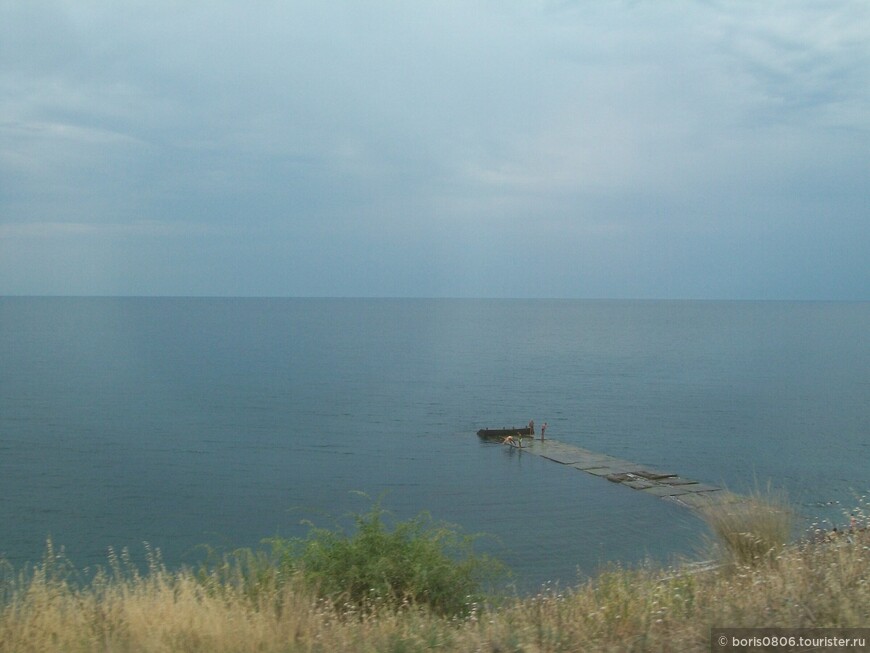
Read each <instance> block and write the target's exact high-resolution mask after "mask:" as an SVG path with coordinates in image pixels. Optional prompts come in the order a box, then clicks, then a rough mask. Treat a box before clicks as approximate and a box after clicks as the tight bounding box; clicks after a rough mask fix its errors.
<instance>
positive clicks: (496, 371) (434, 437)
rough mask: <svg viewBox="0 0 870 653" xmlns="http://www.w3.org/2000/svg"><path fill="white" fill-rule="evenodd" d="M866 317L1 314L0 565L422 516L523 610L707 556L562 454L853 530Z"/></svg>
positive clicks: (869, 314)
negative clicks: (496, 578) (525, 435)
mask: <svg viewBox="0 0 870 653" xmlns="http://www.w3.org/2000/svg"><path fill="white" fill-rule="evenodd" d="M868 334H870V303H867V302H856V303H848V302H835V303H828V302H752V301H733V302H732V301H616V300H614V301H591V300H501V299H498V300H496V299H493V300H474V299H313V298H312V299H308V298H292V299H287V298H283V299H282V298H230V299H224V298H83V297H69V298H64V297H2V298H0V558H2V559H4V560H5V561H6V562H7V563H8V564H9V565H11V566H12V567H13V568H22V567H24V566H26V565H28V564H29V563H36V562H39V561H40V560H41V559H42V556H43V554H44V552H45V549H46V543H47V541H48V540H51V542H52V543H53V546H54V547H55V548H56V549H57V548H60V547H63V549H64V551H65V553H66V555H67V557H68V558H69V559H70V560H71V561H72V562H73V563H74V564H75V565H76V566H77V567H79V568H81V569H84V570H87V569H93V568H96V567H97V566H100V565H106V564H107V560H108V557H107V556H108V555H109V551H110V550H114V551H116V552H118V551H121V550H123V549H125V548H126V549H128V550H129V552H130V556H131V558H133V559H134V560H135V559H137V558H139V559H143V558H144V557H145V556H146V551H147V550H148V549H149V548H150V549H151V550H155V549H156V550H159V551H160V555H161V556H162V560H163V562H164V563H165V564H166V565H167V566H168V567H170V568H177V567H181V566H184V565H196V564H198V563H199V562H201V561H202V560H203V559H204V556H205V555H206V551H207V549H208V548H211V549H213V550H218V551H232V550H233V549H236V548H239V547H258V546H263V542H264V540H266V539H268V538H271V537H274V536H280V537H303V536H305V535H306V534H307V533H308V531H309V529H310V528H311V527H312V525H313V526H317V527H324V528H344V529H349V530H348V532H352V525H353V517H352V516H353V515H354V514H360V513H366V512H368V511H369V510H371V509H372V508H373V507H374V506H380V507H381V508H382V509H384V510H385V511H386V513H385V514H386V515H387V518H388V519H390V520H404V519H408V518H411V517H414V516H417V515H419V514H420V513H423V512H425V513H428V514H429V515H431V518H432V519H433V520H434V521H435V522H438V523H440V522H446V523H449V524H451V525H453V527H455V528H456V529H458V530H460V531H461V532H462V533H464V534H467V535H475V536H479V537H476V539H475V547H476V549H477V550H478V551H479V552H481V553H487V554H489V555H493V556H495V557H497V558H498V559H500V560H502V561H503V562H504V563H505V565H506V566H507V567H508V568H509V569H510V570H511V572H512V576H511V577H510V581H509V582H510V583H511V584H513V586H514V587H516V588H517V589H518V590H519V591H535V589H536V588H539V587H540V586H541V585H545V584H551V585H552V584H557V585H560V586H570V585H573V584H575V583H576V582H577V581H578V580H580V579H583V578H585V577H587V576H588V575H590V574H594V573H595V572H596V571H598V570H600V569H601V568H603V567H608V566H612V565H620V566H633V565H637V564H642V563H644V562H645V561H652V562H653V563H655V564H664V565H667V564H671V563H673V562H675V561H679V560H681V559H686V558H688V559H697V558H698V557H699V556H703V555H704V552H705V551H706V550H707V549H706V547H707V544H706V541H707V539H708V533H707V530H706V527H705V526H704V524H703V523H702V522H701V520H700V519H698V518H697V517H696V516H695V514H694V513H692V512H690V511H688V510H686V509H683V508H681V507H679V506H677V505H675V504H673V503H670V502H668V501H666V500H662V499H658V498H655V497H651V496H648V495H646V494H644V493H642V492H638V491H634V490H631V489H628V488H626V487H624V486H621V485H618V484H613V483H609V482H607V481H606V480H604V479H602V478H598V477H595V476H592V475H589V474H586V473H583V472H580V471H578V470H576V469H573V468H570V467H567V466H564V465H560V464H558V463H556V462H553V461H550V460H546V459H543V458H540V457H537V456H533V455H529V454H528V453H527V452H522V451H516V450H512V449H510V448H507V447H503V446H501V445H499V444H493V443H489V442H484V441H481V440H480V439H479V438H478V437H477V435H476V431H477V430H478V429H480V428H484V427H503V426H507V427H513V426H524V425H525V424H527V422H528V421H529V420H530V419H534V420H535V422H536V424H538V425H540V424H541V423H543V422H544V421H546V422H547V423H548V425H549V427H548V430H547V435H548V436H549V437H551V438H552V439H555V440H559V441H562V442H566V443H570V444H574V445H578V446H581V447H585V448H587V449H591V450H593V451H597V452H601V453H606V454H609V455H612V456H616V457H619V458H623V459H627V460H631V461H634V462H638V463H643V464H647V465H650V466H653V467H656V468H659V469H665V470H668V471H672V472H674V473H678V474H681V475H683V476H686V477H689V478H692V479H696V480H699V481H702V482H706V483H710V484H714V485H719V486H722V487H727V488H728V489H730V490H732V491H735V492H738V493H744V492H751V491H753V490H754V489H758V488H760V489H765V488H767V487H771V488H773V489H774V490H776V491H782V492H785V493H787V495H788V497H789V499H790V500H791V502H792V503H793V504H794V505H795V507H796V509H797V511H798V515H799V520H800V523H801V524H804V525H806V526H807V527H809V525H812V524H820V525H821V526H822V527H824V528H830V527H833V526H834V525H838V524H843V523H848V513H849V512H850V511H851V510H852V509H853V508H854V507H856V506H860V505H862V502H864V501H866V499H864V498H862V497H865V495H866V493H867V490H868V489H870V488H868V486H870V481H868V476H870V474H868V472H870V346H868V344H870V341H868Z"/></svg>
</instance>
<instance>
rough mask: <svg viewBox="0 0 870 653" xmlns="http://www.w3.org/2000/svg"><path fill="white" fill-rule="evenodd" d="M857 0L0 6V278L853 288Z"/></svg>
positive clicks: (260, 290)
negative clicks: (838, 0) (832, 0)
mask: <svg viewBox="0 0 870 653" xmlns="http://www.w3.org/2000/svg"><path fill="white" fill-rule="evenodd" d="M868 254H870V3H867V2H866V1H864V0H855V1H843V2H836V1H834V2H829V1H824V2H822V1H804V0H789V1H780V2H777V1H771V2H759V3H756V2H653V1H647V2H644V1H640V2H604V1H601V2H589V1H587V2H540V1H539V2H532V1H529V2H513V1H511V2H496V1H490V2H487V1H482V0H481V1H476V0H466V1H463V2H458V1H457V2H450V1H444V0H442V1H438V2H424V1H410V2H399V1H395V2H377V1H375V2H351V1H348V2H332V1H324V2H304V3H303V2H279V1H277V0H274V1H273V0H252V1H248V2H232V1H229V0H224V1H215V0H213V1H210V2H208V3H193V2H182V1H180V0H177V1H170V0H150V1H148V2H138V1H125V2H117V1H115V2H109V1H108V0H106V1H91V0H76V1H69V2H66V1H61V0H57V1H48V0H46V1H42V0H0V294H99V295H105V294H109V295H116V294H121V295H279V296H286V295H289V296H311V295H314V296H425V297H430V296H434V297H442V296H445V297H642V298H671V297H674V298H761V299H862V300H866V299H870V292H868V291H870V265H868V263H867V260H868Z"/></svg>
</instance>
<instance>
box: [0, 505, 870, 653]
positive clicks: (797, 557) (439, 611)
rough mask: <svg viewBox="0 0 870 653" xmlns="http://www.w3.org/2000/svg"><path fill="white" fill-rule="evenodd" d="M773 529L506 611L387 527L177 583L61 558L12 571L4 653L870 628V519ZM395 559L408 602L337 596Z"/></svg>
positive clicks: (435, 539) (642, 647) (394, 591)
mask: <svg viewBox="0 0 870 653" xmlns="http://www.w3.org/2000/svg"><path fill="white" fill-rule="evenodd" d="M721 510H726V509H725V508H723V509H721ZM765 511H768V512H765ZM760 514H761V521H760V522H758V521H757V520H758V519H759V514H758V513H755V514H752V515H747V514H744V515H743V516H742V517H741V516H738V519H737V521H734V519H733V517H734V516H733V515H730V516H729V515H724V514H723V513H722V512H721V511H720V512H719V513H718V514H717V515H711V516H710V518H711V519H713V520H716V519H717V518H718V520H719V522H722V523H721V524H720V526H721V528H722V529H724V531H723V532H722V533H720V535H722V536H724V539H722V540H721V543H722V544H721V546H722V551H723V554H724V553H726V552H727V555H723V557H722V562H721V564H719V565H718V566H715V567H713V568H705V569H699V568H697V567H696V566H693V565H691V564H686V565H685V566H683V567H678V568H672V569H661V568H644V569H639V570H638V569H634V570H627V569H618V568H614V569H610V570H607V571H604V572H602V573H600V574H599V575H598V576H596V577H595V578H592V579H590V580H589V581H587V582H585V583H584V584H582V585H580V586H577V587H575V588H572V589H567V590H564V591H560V590H556V589H550V590H545V591H542V592H541V593H539V594H538V595H536V596H532V597H521V598H516V597H515V598H501V599H495V598H492V597H490V598H484V597H483V596H482V595H479V594H478V592H477V589H478V586H476V585H475V582H476V581H473V580H472V579H473V578H474V573H472V572H475V571H476V570H477V562H481V561H479V560H476V559H475V558H474V557H473V554H469V555H470V557H469V555H466V557H465V558H464V561H463V560H459V561H457V562H456V564H457V565H460V566H461V565H464V566H461V567H460V568H459V569H460V571H457V569H453V568H451V567H450V566H449V565H448V566H447V567H445V561H444V558H443V557H441V556H440V553H439V547H441V546H442V544H445V543H446V544H450V545H451V546H452V545H453V544H455V543H456V541H455V540H454V539H453V535H448V534H446V533H445V532H444V530H443V527H440V526H435V525H431V524H429V523H428V522H425V521H423V522H419V521H418V522H416V525H412V526H408V525H407V524H406V525H404V526H403V525H399V526H397V527H396V528H395V529H393V530H388V529H386V528H385V527H384V525H383V523H381V522H380V521H379V516H380V513H379V512H372V513H371V514H369V515H367V516H363V517H361V519H362V520H363V523H362V526H363V527H366V526H367V527H368V530H369V532H368V535H367V536H366V535H365V533H364V531H365V528H361V529H360V531H359V532H358V533H357V534H353V535H350V536H347V537H344V536H341V535H336V534H335V533H331V534H327V533H324V532H316V533H314V534H313V535H312V537H310V538H309V539H308V540H306V541H303V542H297V543H294V544H293V545H292V546H291V545H290V544H289V543H286V542H279V543H277V546H275V547H274V548H273V549H272V551H271V552H267V553H253V552H242V553H239V554H237V555H234V556H231V557H229V558H224V559H222V560H221V561H220V562H219V563H217V564H212V565H210V566H208V567H204V568H202V569H199V570H182V571H169V570H167V569H165V568H164V567H163V566H162V565H161V564H160V563H159V560H157V559H156V557H155V556H150V557H149V569H148V571H147V572H142V573H140V572H139V571H137V570H136V569H135V568H134V567H133V566H131V565H129V564H128V563H127V561H125V560H124V559H123V556H122V557H121V558H116V557H112V558H111V559H110V561H109V564H108V566H107V569H106V570H105V571H102V572H100V573H98V574H97V576H96V577H95V578H93V579H92V580H91V581H89V582H87V583H85V584H76V583H74V582H73V581H72V580H71V579H72V578H74V577H75V574H74V572H73V571H72V570H71V568H70V567H69V565H68V563H67V562H66V560H65V559H64V557H63V555H62V553H61V552H58V551H55V550H54V549H53V548H51V547H49V550H48V552H47V555H46V558H45V560H44V561H43V562H42V563H41V564H39V565H36V566H35V567H33V568H30V569H27V570H19V571H15V572H13V571H12V570H10V569H8V568H7V569H6V573H5V577H4V578H3V580H2V593H0V610H2V611H0V653H7V652H8V653H12V652H15V653H27V652H31V651H32V652H34V653H36V652H39V653H44V652H46V651H64V652H67V653H75V652H78V651H105V652H109V651H111V652H113V653H118V652H127V651H130V652H133V651H136V652H148V653H151V652H153V653H157V652H175V651H179V652H181V651H184V652H186V653H191V652H200V651H201V652H203V653H205V652H208V653H221V652H228V653H229V652H240V651H258V652H263V653H271V652H275V653H277V652H291V651H323V652H332V651H393V652H396V653H399V652H403V653H404V652H413V651H432V650H441V651H469V652H471V651H485V652H492V653H496V652H507V651H517V652H519V651H524V652H529V653H532V652H544V651H709V650H710V642H709V633H710V628H711V627H714V626H721V627H738V626H740V627H769V626H781V627H823V626H830V627H866V626H867V625H868V624H870V535H868V532H867V531H866V530H860V527H861V526H863V525H865V524H866V518H865V516H864V515H863V514H859V515H858V517H857V526H858V527H859V528H856V530H855V531H854V532H846V533H841V534H838V535H824V536H820V537H818V538H816V540H815V541H813V542H803V543H800V544H790V545H783V543H782V542H776V541H767V542H765V543H763V544H760V543H759V542H762V537H768V535H756V534H753V533H752V532H751V531H750V530H747V528H748V527H749V526H751V527H752V528H756V529H758V530H759V531H764V532H765V533H780V534H781V533H782V529H781V528H769V526H770V519H779V518H780V517H779V516H778V515H779V513H778V511H772V512H771V511H769V510H768V508H763V509H762V511H761V513H760ZM765 515H768V517H765ZM770 515H775V516H774V517H770ZM729 519H730V520H731V521H729ZM753 520H755V521H753ZM723 524H725V525H723ZM727 524H730V525H727ZM403 529H404V530H403ZM741 529H742V530H741ZM397 533H398V535H396V534H397ZM736 533H738V535H736V536H735V534H736ZM365 537H368V538H369V539H368V540H365ZM729 537H732V539H734V538H735V537H736V540H737V541H739V542H746V541H750V540H751V541H752V542H753V545H752V546H750V547H748V548H747V550H748V551H749V552H748V553H740V549H739V547H738V548H737V549H734V548H729V547H731V546H732V545H731V544H729V543H728V542H729V539H728V538H729ZM776 537H780V536H776ZM372 538H374V539H372ZM439 538H441V539H439ZM443 538H446V540H445V539H443ZM421 541H422V542H423V544H422V545H421ZM330 546H333V547H334V548H332V549H330V548H329V547H330ZM366 547H370V548H368V549H367V548H366ZM385 550H386V553H387V555H386V557H390V558H395V557H396V556H405V557H402V558H401V559H402V560H403V563H402V565H400V566H401V567H402V568H405V567H407V568H409V569H410V570H411V572H412V573H409V574H406V575H405V576H403V577H402V578H403V580H402V581H401V582H402V583H408V584H405V585H401V589H399V587H400V586H399V585H398V584H392V583H390V582H389V580H388V579H387V581H386V583H385V584H384V585H382V586H381V587H380V588H368V589H369V590H371V591H370V592H368V594H366V592H363V594H362V595H355V594H353V593H352V592H351V590H350V589H349V587H348V586H347V585H345V587H346V588H347V589H345V590H339V589H337V588H338V586H337V585H335V584H334V581H335V580H336V579H337V578H341V577H342V576H340V575H339V576H330V573H331V572H330V571H329V569H328V568H329V567H330V566H334V567H335V568H336V569H337V570H339V571H338V572H337V573H338V574H350V575H351V576H352V577H357V578H362V577H365V574H367V573H369V572H371V570H372V569H379V567H377V565H379V564H384V560H383V558H384V553H385ZM355 556H358V557H355ZM326 560H332V562H333V563H335V564H334V565H327V564H325V562H324V561H326ZM312 566H316V567H317V572H316V573H312ZM415 566H416V567H415ZM483 566H484V567H485V566H486V565H483ZM439 570H440V571H439ZM430 572H431V573H432V574H438V573H444V574H446V576H445V577H444V578H441V579H440V580H438V581H437V582H435V581H433V582H435V584H436V585H437V586H438V587H439V593H440V594H439V599H438V601H434V602H433V601H430V600H429V598H430V597H429V595H428V594H427V592H426V588H427V586H428V583H429V577H430V576H429V574H430ZM466 572H467V573H466ZM393 573H398V571H397V570H396V569H392V568H391V569H390V570H388V571H387V572H385V573H384V574H381V576H382V577H386V575H387V574H393ZM455 573H459V576H457V577H454V576H452V574H455ZM376 575H377V574H376ZM366 578H367V582H368V583H370V584H371V583H372V582H373V581H372V580H371V577H366ZM457 578H458V579H459V580H458V581H456V579H457ZM445 579H446V580H448V581H449V582H454V581H456V582H457V584H456V585H455V587H456V588H457V592H458V593H461V596H459V597H458V598H459V599H461V600H459V601H458V603H457V602H456V601H455V600H454V599H456V598H457V597H456V596H454V597H452V598H450V600H447V597H445V596H444V592H446V591H447V590H445V589H444V586H443V585H441V584H439V583H441V581H442V580H445ZM345 582H346V583H348V582H349V581H347V580H345ZM396 582H397V583H398V581H396ZM445 601H446V602H445Z"/></svg>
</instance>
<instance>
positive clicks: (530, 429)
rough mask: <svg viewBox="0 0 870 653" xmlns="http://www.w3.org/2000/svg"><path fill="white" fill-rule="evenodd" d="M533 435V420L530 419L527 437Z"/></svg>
mask: <svg viewBox="0 0 870 653" xmlns="http://www.w3.org/2000/svg"><path fill="white" fill-rule="evenodd" d="M534 434H535V420H533V419H530V420H529V435H534Z"/></svg>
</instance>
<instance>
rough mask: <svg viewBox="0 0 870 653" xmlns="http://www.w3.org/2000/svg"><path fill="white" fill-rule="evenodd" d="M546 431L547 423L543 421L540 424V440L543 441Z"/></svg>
mask: <svg viewBox="0 0 870 653" xmlns="http://www.w3.org/2000/svg"><path fill="white" fill-rule="evenodd" d="M546 432H547V423H546V422H544V423H543V424H541V442H543V441H544V433H546Z"/></svg>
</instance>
